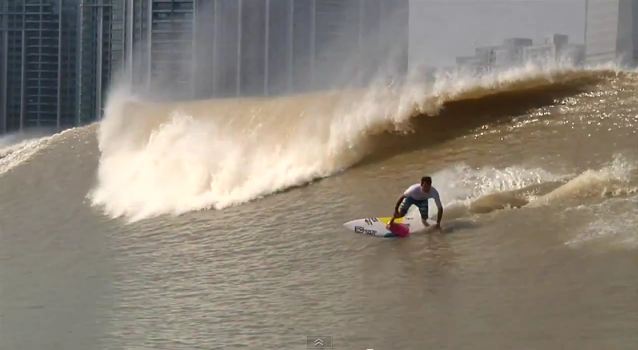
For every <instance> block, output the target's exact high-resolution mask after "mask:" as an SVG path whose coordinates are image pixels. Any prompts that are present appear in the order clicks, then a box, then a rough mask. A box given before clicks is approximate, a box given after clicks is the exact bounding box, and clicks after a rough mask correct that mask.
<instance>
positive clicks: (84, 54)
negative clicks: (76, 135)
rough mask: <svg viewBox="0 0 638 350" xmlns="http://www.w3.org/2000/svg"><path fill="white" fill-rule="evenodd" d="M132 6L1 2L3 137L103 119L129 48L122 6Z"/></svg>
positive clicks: (54, 0)
mask: <svg viewBox="0 0 638 350" xmlns="http://www.w3.org/2000/svg"><path fill="white" fill-rule="evenodd" d="M127 3H129V2H128V1H126V0H4V1H1V2H0V133H4V132H12V131H17V130H21V129H24V128H30V127H44V128H53V129H58V130H59V129H63V128H66V127H71V126H76V125H81V124H85V123H88V122H91V121H94V120H96V119H98V118H99V117H100V116H101V114H102V109H103V107H104V100H105V96H106V93H107V87H108V86H109V83H110V79H111V76H112V75H113V68H114V67H115V66H116V64H118V63H119V61H117V59H119V57H120V56H121V52H122V50H123V49H122V48H121V46H122V44H123V42H122V38H123V28H122V24H123V21H122V18H121V17H117V15H118V14H121V11H120V10H119V8H118V6H120V5H125V4H127ZM130 3H131V4H132V3H133V2H132V1H130ZM114 50H115V52H116V53H114ZM118 50H119V51H118ZM118 52H119V56H118V54H117V53H118Z"/></svg>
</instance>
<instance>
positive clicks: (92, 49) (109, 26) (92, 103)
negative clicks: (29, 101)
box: [70, 0, 123, 125]
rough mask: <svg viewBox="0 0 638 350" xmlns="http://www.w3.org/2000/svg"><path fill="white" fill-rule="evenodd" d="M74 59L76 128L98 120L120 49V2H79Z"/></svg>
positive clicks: (71, 53)
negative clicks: (75, 71)
mask: <svg viewBox="0 0 638 350" xmlns="http://www.w3.org/2000/svg"><path fill="white" fill-rule="evenodd" d="M76 3H77V4H78V7H77V8H76V11H77V17H78V18H77V49H76V50H74V51H73V52H70V55H75V60H76V64H77V76H76V88H75V93H76V96H77V97H76V101H77V104H76V109H77V110H76V117H77V124H78V125H81V124H85V123H88V122H91V121H93V120H96V119H99V118H100V117H101V115H102V109H103V108H104V100H105V99H106V94H107V92H108V91H107V90H108V87H109V85H110V82H111V77H112V75H113V73H114V72H113V69H114V68H115V65H116V63H118V61H117V56H114V54H113V50H114V49H115V50H117V49H118V45H121V40H120V39H121V32H122V18H120V17H117V14H118V9H119V8H118V6H121V5H122V4H123V1H121V0H79V1H76Z"/></svg>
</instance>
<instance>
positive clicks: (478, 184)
mask: <svg viewBox="0 0 638 350" xmlns="http://www.w3.org/2000/svg"><path fill="white" fill-rule="evenodd" d="M637 169H638V168H637V167H636V164H635V162H632V161H630V160H629V159H627V158H626V157H625V156H623V155H616V156H615V157H614V159H613V160H612V161H611V162H610V163H609V164H608V165H606V166H603V167H602V168H600V169H587V170H584V171H582V172H581V173H579V174H578V175H570V174H553V173H551V172H549V171H547V170H544V169H541V168H534V169H528V168H523V167H516V166H515V167H507V168H504V169H496V168H493V167H485V168H478V169H473V168H470V167H468V166H467V165H464V164H460V165H457V166H455V167H452V168H450V169H446V170H443V171H441V172H439V173H436V174H435V175H434V176H435V177H436V178H445V179H446V183H445V184H442V185H439V186H440V187H441V188H440V189H441V191H440V192H441V193H443V194H444V196H445V197H447V201H446V202H447V205H446V218H448V219H455V218H461V217H468V216H471V215H475V214H486V213H490V212H493V211H496V210H501V209H506V208H523V207H526V208H535V207H540V206H546V205H557V206H567V207H572V206H578V205H581V204H582V203H583V202H588V203H591V202H596V200H599V201H604V200H606V199H609V198H612V199H615V198H625V197H628V196H632V195H634V194H636V193H638V172H637V171H636V170H637ZM445 197H444V199H445ZM435 210H436V209H433V212H432V213H430V216H431V217H434V214H435V212H434V211H435Z"/></svg>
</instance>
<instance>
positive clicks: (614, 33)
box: [585, 0, 638, 64]
mask: <svg viewBox="0 0 638 350" xmlns="http://www.w3.org/2000/svg"><path fill="white" fill-rule="evenodd" d="M586 6H587V10H586V12H587V21H586V30H585V46H586V53H585V55H586V62H587V63H604V62H618V63H621V64H636V62H637V61H638V0H587V5H586Z"/></svg>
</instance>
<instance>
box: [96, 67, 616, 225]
mask: <svg viewBox="0 0 638 350" xmlns="http://www.w3.org/2000/svg"><path fill="white" fill-rule="evenodd" d="M605 74H609V73H604V72H602V71H584V70H574V69H539V68H537V67H534V66H528V67H523V68H518V69H514V70H510V71H507V72H501V73H497V74H495V75H492V76H484V77H479V78H466V77H462V76H441V77H438V78H437V80H436V81H435V82H434V83H433V84H430V85H422V86H421V85H420V86H407V87H403V88H400V89H399V88H390V87H376V88H371V89H368V90H365V91H327V92H322V93H314V94H307V95H297V96H288V97H280V98H269V99H248V98H246V99H226V100H205V101H194V102H184V103H160V102H148V101H143V100H141V99H138V98H135V97H131V94H130V91H126V89H121V88H116V89H114V90H113V91H112V92H111V94H110V97H109V102H108V105H107V108H106V111H105V118H104V120H103V121H102V122H101V124H100V126H99V131H98V140H99V149H100V152H101V155H100V160H99V169H98V182H97V184H96V186H95V188H94V189H93V190H92V191H91V192H90V194H89V197H90V198H91V200H92V203H93V204H94V205H97V206H100V207H102V208H104V210H105V211H106V212H107V213H108V214H109V215H110V216H112V217H120V216H124V217H126V218H128V219H129V220H139V219H143V218H147V217H152V216H157V215H161V214H180V213H184V212H187V211H191V210H198V209H203V208H215V209H222V208H226V207H228V206H231V205H235V204H239V203H243V202H246V201H250V200H253V199H256V198H259V197H261V196H264V195H268V194H271V193H273V192H277V191H281V190H285V189H287V188H290V187H293V186H299V185H303V184H305V183H308V182H310V181H312V180H314V179H317V178H322V177H326V176H329V175H332V174H334V173H336V172H339V171H342V170H344V169H346V168H348V167H351V166H352V165H353V164H355V163H357V162H360V161H362V160H363V161H365V160H366V159H374V158H375V157H387V156H392V155H393V154H397V153H400V152H403V151H405V150H406V149H408V150H409V149H410V148H411V147H414V146H413V145H414V144H415V143H416V144H419V143H420V142H419V140H421V141H424V140H427V141H424V142H438V141H440V140H441V139H445V138H449V137H454V136H455V135H458V134H460V133H463V132H464V131H465V130H467V129H468V128H472V127H475V126H478V125H481V123H484V122H486V121H490V120H492V121H493V119H498V118H509V117H510V116H511V114H512V113H513V112H514V111H515V110H516V109H517V108H519V109H520V108H523V109H525V108H530V107H533V106H539V105H544V104H546V103H549V102H551V101H552V100H553V99H554V98H556V97H557V96H562V95H569V94H570V93H573V92H574V91H577V90H579V89H582V88H583V86H586V85H588V84H591V83H592V82H594V81H596V80H599V79H601V77H602V76H604V75H605ZM477 110H483V111H484V112H485V113H473V112H474V111H477ZM422 143H423V142H421V144H422Z"/></svg>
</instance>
